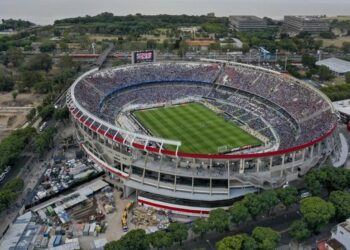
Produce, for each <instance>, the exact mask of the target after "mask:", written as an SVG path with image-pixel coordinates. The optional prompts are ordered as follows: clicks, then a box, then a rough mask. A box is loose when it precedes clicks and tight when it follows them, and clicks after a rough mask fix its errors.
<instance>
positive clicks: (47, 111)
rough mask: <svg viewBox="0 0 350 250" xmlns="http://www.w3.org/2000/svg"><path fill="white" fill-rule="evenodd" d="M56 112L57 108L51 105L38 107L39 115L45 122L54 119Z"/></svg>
mask: <svg viewBox="0 0 350 250" xmlns="http://www.w3.org/2000/svg"><path fill="white" fill-rule="evenodd" d="M54 112H55V108H54V106H53V105H51V104H49V105H46V106H39V107H38V113H39V115H40V117H41V119H43V120H46V119H50V118H51V117H52V115H53V114H54Z"/></svg>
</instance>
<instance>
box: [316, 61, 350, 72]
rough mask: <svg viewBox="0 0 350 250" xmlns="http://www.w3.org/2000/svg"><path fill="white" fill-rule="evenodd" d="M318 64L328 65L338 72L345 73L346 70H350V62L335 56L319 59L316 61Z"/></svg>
mask: <svg viewBox="0 0 350 250" xmlns="http://www.w3.org/2000/svg"><path fill="white" fill-rule="evenodd" d="M316 65H318V66H320V65H324V66H327V67H328V68H329V69H330V70H332V71H334V72H336V73H338V74H344V73H346V72H350V62H348V61H345V60H341V59H338V58H335V57H332V58H328V59H325V60H321V61H318V62H316Z"/></svg>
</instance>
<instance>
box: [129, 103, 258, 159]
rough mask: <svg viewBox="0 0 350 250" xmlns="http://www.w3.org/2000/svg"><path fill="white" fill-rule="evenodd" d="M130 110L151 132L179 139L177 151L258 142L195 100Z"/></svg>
mask: <svg viewBox="0 0 350 250" xmlns="http://www.w3.org/2000/svg"><path fill="white" fill-rule="evenodd" d="M133 114H134V116H135V117H136V119H137V120H138V121H139V122H140V123H141V124H142V125H143V126H144V127H145V128H147V129H148V130H149V131H150V132H151V133H152V135H154V136H157V137H161V138H166V139H173V140H179V141H181V142H182V146H181V147H180V151H183V152H190V153H206V154H209V153H218V147H220V146H228V148H236V147H242V146H247V145H260V144H261V141H260V140H258V139H257V138H255V137H254V136H252V135H250V134H248V133H247V132H245V131H244V130H242V129H241V128H240V127H238V126H236V125H235V124H233V123H231V122H227V121H225V120H224V118H222V117H221V116H219V115H218V114H216V113H215V112H213V111H212V110H210V109H208V108H207V107H205V106H204V105H202V104H199V103H187V104H181V105H175V106H170V107H162V108H155V109H148V110H139V111H135V112H134V113H133ZM167 148H168V149H174V148H173V147H172V146H168V147H167Z"/></svg>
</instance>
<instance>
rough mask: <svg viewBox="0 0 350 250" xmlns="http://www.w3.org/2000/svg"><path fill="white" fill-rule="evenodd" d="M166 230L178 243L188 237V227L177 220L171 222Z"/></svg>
mask: <svg viewBox="0 0 350 250" xmlns="http://www.w3.org/2000/svg"><path fill="white" fill-rule="evenodd" d="M168 230H169V232H170V234H171V237H172V238H173V240H174V241H175V242H179V243H180V245H181V244H182V241H184V240H186V239H187V237H188V228H187V226H186V225H185V224H182V223H178V222H175V223H171V224H170V225H169V227H168Z"/></svg>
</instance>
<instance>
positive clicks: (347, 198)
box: [329, 191, 350, 220]
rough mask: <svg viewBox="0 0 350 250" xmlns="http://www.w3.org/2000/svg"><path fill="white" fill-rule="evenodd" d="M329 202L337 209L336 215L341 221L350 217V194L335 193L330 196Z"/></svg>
mask: <svg viewBox="0 0 350 250" xmlns="http://www.w3.org/2000/svg"><path fill="white" fill-rule="evenodd" d="M329 201H330V202H332V203H333V205H334V207H335V211H336V213H335V215H336V217H337V218H338V219H339V220H345V219H347V218H349V217H350V193H349V192H344V191H333V192H331V194H330V196H329Z"/></svg>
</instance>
